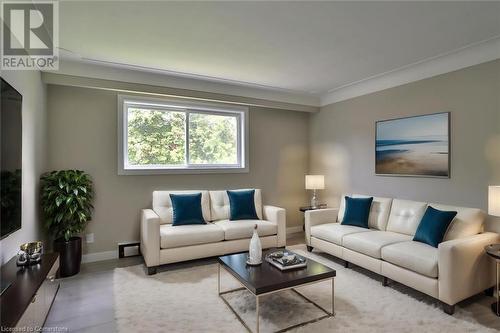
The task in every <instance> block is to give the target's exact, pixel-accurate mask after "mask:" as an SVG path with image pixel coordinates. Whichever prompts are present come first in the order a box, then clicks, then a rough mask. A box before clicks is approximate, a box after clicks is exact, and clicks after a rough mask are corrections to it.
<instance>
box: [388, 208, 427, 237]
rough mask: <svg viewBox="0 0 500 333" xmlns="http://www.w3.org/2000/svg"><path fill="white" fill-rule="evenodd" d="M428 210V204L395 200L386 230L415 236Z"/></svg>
mask: <svg viewBox="0 0 500 333" xmlns="http://www.w3.org/2000/svg"><path fill="white" fill-rule="evenodd" d="M426 208H427V204H426V203H425V202H418V201H410V200H399V199H394V200H393V201H392V207H391V213H390V214H389V221H387V228H386V230H387V231H392V232H398V233H401V234H405V235H411V236H413V235H415V231H416V230H417V227H418V225H419V223H420V220H421V219H422V216H424V213H425V209H426Z"/></svg>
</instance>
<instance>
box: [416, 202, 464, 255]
mask: <svg viewBox="0 0 500 333" xmlns="http://www.w3.org/2000/svg"><path fill="white" fill-rule="evenodd" d="M456 215H457V212H456V211H446V210H439V209H435V208H433V207H432V206H428V207H427V210H426V211H425V214H424V216H423V217H422V220H421V221H420V224H419V225H418V228H417V231H416V232H415V237H413V240H414V241H416V242H421V243H425V244H429V245H431V246H434V247H436V248H437V247H438V245H439V243H441V242H442V241H443V238H444V234H445V233H446V230H448V226H449V225H450V223H451V221H452V220H453V219H454V218H455V216H456Z"/></svg>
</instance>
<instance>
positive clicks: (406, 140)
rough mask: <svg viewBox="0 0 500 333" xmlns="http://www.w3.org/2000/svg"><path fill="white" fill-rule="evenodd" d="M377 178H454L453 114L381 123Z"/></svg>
mask: <svg viewBox="0 0 500 333" xmlns="http://www.w3.org/2000/svg"><path fill="white" fill-rule="evenodd" d="M375 174H377V175H384V176H417V177H442V178H449V177H450V113H449V112H442V113H434V114H427V115H422V116H414V117H407V118H399V119H390V120H382V121H377V122H376V125H375Z"/></svg>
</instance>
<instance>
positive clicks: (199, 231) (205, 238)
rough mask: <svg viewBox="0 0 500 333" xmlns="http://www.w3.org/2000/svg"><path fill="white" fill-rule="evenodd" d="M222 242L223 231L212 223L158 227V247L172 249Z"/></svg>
mask: <svg viewBox="0 0 500 333" xmlns="http://www.w3.org/2000/svg"><path fill="white" fill-rule="evenodd" d="M223 240H224V230H222V228H220V227H218V226H216V225H215V224H212V223H207V224H191V225H178V226H173V225H171V224H163V225H160V247H161V248H162V249H170V248H174V247H181V246H189V245H196V244H207V243H215V242H220V241H223Z"/></svg>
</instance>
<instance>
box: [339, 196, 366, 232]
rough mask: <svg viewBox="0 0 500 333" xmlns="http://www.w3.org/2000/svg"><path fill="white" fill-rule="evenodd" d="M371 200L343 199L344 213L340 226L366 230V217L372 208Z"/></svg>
mask: <svg viewBox="0 0 500 333" xmlns="http://www.w3.org/2000/svg"><path fill="white" fill-rule="evenodd" d="M372 201H373V198H371V197H370V198H351V197H347V196H346V197H345V212H344V218H343V219H342V225H352V226H355V227H361V228H367V229H368V216H369V215H370V208H371V206H372Z"/></svg>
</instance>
